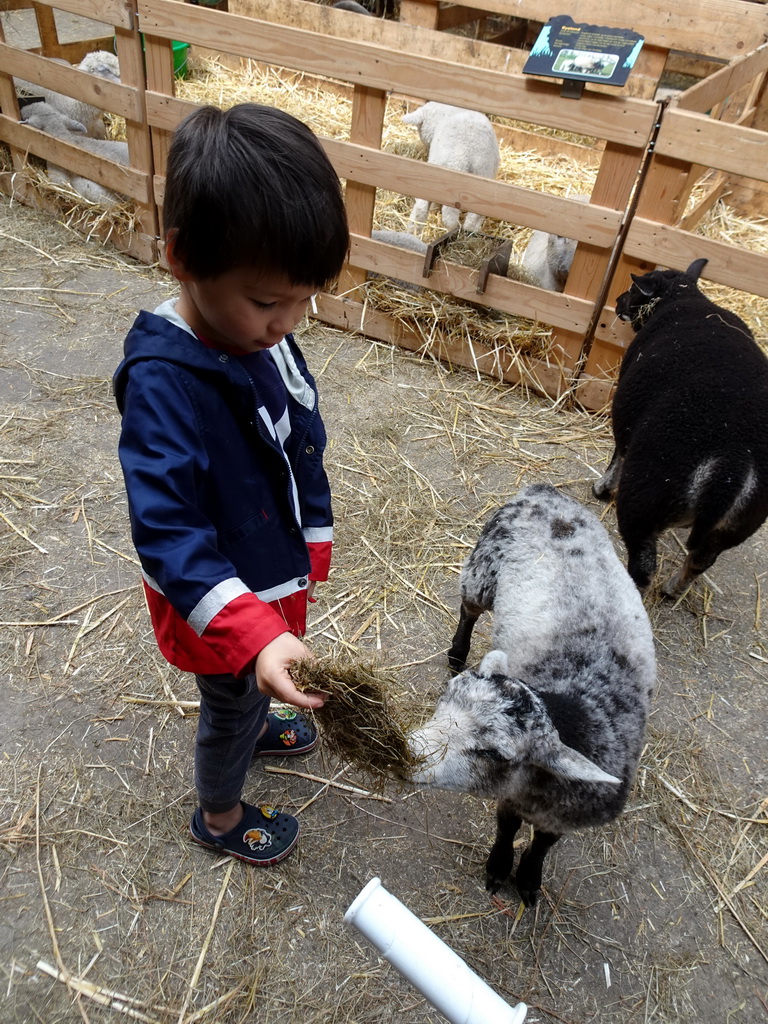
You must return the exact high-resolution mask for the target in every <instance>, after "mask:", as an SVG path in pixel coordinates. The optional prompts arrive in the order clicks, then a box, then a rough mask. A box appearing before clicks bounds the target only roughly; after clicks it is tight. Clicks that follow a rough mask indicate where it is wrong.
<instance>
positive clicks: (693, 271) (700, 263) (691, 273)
mask: <svg viewBox="0 0 768 1024" xmlns="http://www.w3.org/2000/svg"><path fill="white" fill-rule="evenodd" d="M708 263H709V260H706V259H701V260H694V261H693V263H692V264H691V265H690V267H688V269H687V270H686V272H685V276H686V277H692V278H693V280H694V281H698V280H699V277H700V276H701V272H702V270H703V269H704V267H706V265H707V264H708Z"/></svg>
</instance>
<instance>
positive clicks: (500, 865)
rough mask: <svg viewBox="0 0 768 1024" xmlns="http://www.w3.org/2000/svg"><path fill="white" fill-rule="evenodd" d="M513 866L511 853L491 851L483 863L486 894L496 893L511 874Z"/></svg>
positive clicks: (512, 854) (513, 859) (512, 853)
mask: <svg viewBox="0 0 768 1024" xmlns="http://www.w3.org/2000/svg"><path fill="white" fill-rule="evenodd" d="M514 866H515V855H514V852H513V851H507V850H506V849H504V850H501V851H500V852H497V851H496V850H491V852H490V854H489V856H488V860H487V861H486V863H485V888H486V889H487V890H488V892H498V891H499V889H500V888H501V887H502V885H504V883H505V882H506V881H507V880H508V879H509V877H510V875H511V874H512V869H513V868H514Z"/></svg>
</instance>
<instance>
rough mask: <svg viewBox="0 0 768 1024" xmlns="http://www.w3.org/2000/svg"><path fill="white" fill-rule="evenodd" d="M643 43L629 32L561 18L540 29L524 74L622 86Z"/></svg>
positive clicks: (550, 21) (639, 37) (623, 29)
mask: <svg viewBox="0 0 768 1024" xmlns="http://www.w3.org/2000/svg"><path fill="white" fill-rule="evenodd" d="M643 42H644V39H643V36H641V35H638V33H637V32H633V31H632V30H631V29H626V28H609V27H607V26H603V25H580V24H577V23H576V22H575V21H574V20H573V19H572V18H570V17H568V15H567V14H561V15H559V16H558V17H556V18H550V20H549V21H548V22H547V24H546V25H545V26H544V27H543V28H542V30H541V32H540V33H539V35H538V37H537V39H536V42H535V43H534V44H533V49H532V50H531V54H530V57H529V58H528V60H527V61H526V63H525V67H524V68H523V73H524V74H527V75H547V76H549V77H551V78H563V79H569V80H571V81H575V82H602V83H603V84H604V85H617V86H621V85H624V83H625V82H626V80H627V78H628V77H629V73H630V71H631V70H632V68H633V67H634V65H635V61H636V60H637V58H638V56H639V54H640V50H641V49H642V46H643Z"/></svg>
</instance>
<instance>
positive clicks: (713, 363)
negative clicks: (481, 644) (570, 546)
mask: <svg viewBox="0 0 768 1024" xmlns="http://www.w3.org/2000/svg"><path fill="white" fill-rule="evenodd" d="M706 262H707V260H705V259H699V260H695V261H694V262H693V263H692V264H691V265H690V267H688V269H687V270H686V271H684V272H681V271H677V270H654V271H652V272H651V273H649V274H643V275H642V276H636V275H634V274H633V275H632V280H633V282H634V283H633V284H632V287H631V288H630V289H629V291H627V292H624V294H623V295H620V296H619V298H618V299H617V301H616V312H617V313H618V315H619V316H620V317H621V319H622V320H627V321H629V323H631V324H632V327H633V329H634V330H635V337H634V338H633V340H632V343H631V344H630V346H629V348H628V349H627V352H626V354H625V356H624V360H623V362H622V364H621V370H620V372H619V380H618V385H617V388H616V393H615V396H614V399H613V409H612V421H613V435H614V441H615V445H616V447H615V450H614V453H613V457H612V459H611V462H610V465H609V466H608V469H607V471H606V472H605V474H604V475H603V476H602V477H601V478H600V480H598V481H597V483H596V484H595V485H594V487H593V491H594V494H595V496H596V497H598V498H602V499H608V498H610V497H612V496H613V495H614V494H615V496H616V515H617V519H618V525H619V531H620V532H621V536H622V539H623V541H624V544H625V545H626V548H627V556H628V563H627V568H628V569H629V574H630V576H631V577H632V579H633V580H634V581H635V583H636V584H637V586H638V587H639V588H641V589H642V588H644V587H646V586H647V585H648V584H649V582H650V580H651V578H652V576H653V574H654V572H655V570H656V541H657V539H658V537H659V534H661V533H662V532H663V531H664V530H667V529H669V528H670V527H673V526H682V527H690V528H691V532H690V534H689V535H688V539H687V541H686V546H687V548H688V555H687V557H686V559H685V562H684V564H683V566H682V568H681V569H680V570H679V571H678V572H676V573H675V574H674V575H673V576H672V578H671V579H670V580H669V581H668V582H667V584H666V585H665V586H664V591H665V592H666V593H667V594H670V595H671V594H674V593H676V592H677V591H679V590H681V589H683V588H684V587H685V586H687V585H688V584H689V583H690V582H691V580H693V579H694V578H695V577H696V576H698V575H700V574H701V573H702V572H704V571H705V570H706V569H708V568H709V567H710V566H711V565H712V564H713V563H714V561H715V559H716V558H717V556H718V555H719V554H720V552H721V551H725V550H726V549H727V548H732V547H735V546H736V545H737V544H741V542H742V541H744V540H746V539H747V537H750V536H751V535H752V534H753V533H754V532H755V530H757V529H758V527H760V526H761V525H762V523H763V522H765V519H766V517H768V357H766V355H765V354H764V353H763V351H762V350H761V348H760V347H759V345H758V344H757V342H756V341H755V339H754V337H753V336H752V333H751V331H750V330H749V328H748V327H747V325H746V324H745V323H744V321H743V320H741V319H740V318H739V317H738V316H736V315H735V314H734V313H732V312H731V311H730V310H728V309H724V308H723V307H722V306H718V305H716V304H715V303H714V302H712V301H711V300H710V299H708V298H706V296H704V295H702V293H701V292H700V291H699V289H698V286H697V283H696V282H697V281H698V278H699V275H700V274H701V271H702V269H703V267H704V265H705V264H706Z"/></svg>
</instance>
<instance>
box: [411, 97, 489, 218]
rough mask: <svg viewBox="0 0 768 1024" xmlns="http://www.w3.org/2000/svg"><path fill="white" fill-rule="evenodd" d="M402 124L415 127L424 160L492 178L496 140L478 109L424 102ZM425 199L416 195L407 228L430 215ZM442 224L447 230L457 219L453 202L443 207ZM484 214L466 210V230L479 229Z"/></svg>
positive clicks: (487, 122)
mask: <svg viewBox="0 0 768 1024" xmlns="http://www.w3.org/2000/svg"><path fill="white" fill-rule="evenodd" d="M403 121H404V122H405V124H412V125H415V127H416V128H418V131H419V135H420V137H421V141H422V142H423V143H424V144H425V145H426V146H427V147H428V149H429V153H428V156H427V162H428V163H430V164H438V165H439V166H440V167H447V168H450V169H451V170H453V171H465V172H467V173H468V174H479V175H481V176H482V177H484V178H495V177H496V172H497V171H498V169H499V143H498V141H497V139H496V133H495V132H494V130H493V125H492V124H491V122H490V121H489V120H488V118H487V117H486V116H485V114H481V113H479V112H478V111H477V110H465V109H464V108H463V107H452V106H450V105H449V104H447V103H434V102H432V101H430V102H429V103H425V104H424V106H423V107H419V108H418V110H413V111H411V113H410V114H405V115H404V116H403ZM429 207H430V203H429V200H427V199H417V200H416V202H415V204H414V207H413V212H412V213H411V218H410V220H409V222H408V230H409V231H411V232H416V231H421V229H422V228H423V226H424V224H426V221H427V217H428V215H429ZM442 218H443V225H444V226H445V228H446V229H447V230H450V229H451V228H455V227H456V226H457V225H458V223H459V218H460V211H459V210H457V209H456V208H455V207H454V206H444V207H443V209H442ZM483 220H484V218H483V217H482V216H481V215H480V214H478V213H468V214H467V215H466V217H465V218H464V227H465V228H466V230H467V231H480V229H481V228H482V226H483Z"/></svg>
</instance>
